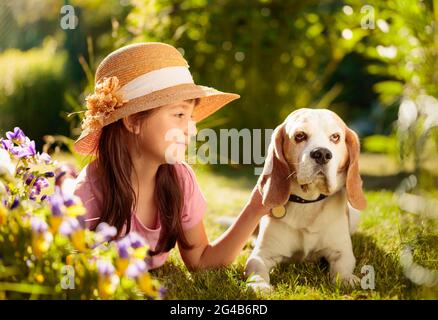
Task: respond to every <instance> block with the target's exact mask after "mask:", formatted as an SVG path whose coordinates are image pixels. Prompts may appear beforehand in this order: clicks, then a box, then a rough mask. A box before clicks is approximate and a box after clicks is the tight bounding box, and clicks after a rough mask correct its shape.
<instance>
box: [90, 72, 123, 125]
mask: <svg viewBox="0 0 438 320" xmlns="http://www.w3.org/2000/svg"><path fill="white" fill-rule="evenodd" d="M119 89H120V84H119V79H118V78H117V77H115V76H113V77H108V78H107V77H105V78H102V79H101V80H99V81H98V82H97V83H96V86H95V89H94V93H93V94H91V95H89V96H88V97H87V98H85V101H86V102H87V111H86V112H85V118H84V121H83V123H82V129H85V128H88V129H92V130H93V129H100V128H102V127H103V126H104V120H105V118H107V117H108V116H109V115H110V114H111V113H112V112H113V111H114V110H116V109H118V108H120V107H121V106H122V105H123V104H124V103H125V102H126V101H124V100H123V97H122V95H121V94H120V92H119Z"/></svg>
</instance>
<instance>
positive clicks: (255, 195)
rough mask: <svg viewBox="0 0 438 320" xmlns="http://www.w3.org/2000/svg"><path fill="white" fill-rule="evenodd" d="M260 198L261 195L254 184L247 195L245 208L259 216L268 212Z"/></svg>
mask: <svg viewBox="0 0 438 320" xmlns="http://www.w3.org/2000/svg"><path fill="white" fill-rule="evenodd" d="M262 200H263V198H262V195H261V193H260V191H259V189H258V187H257V184H256V185H255V187H254V189H253V190H252V192H251V195H250V197H249V200H248V204H247V208H248V209H249V210H250V211H252V212H254V214H256V215H258V216H260V218H261V217H262V216H264V215H266V214H268V213H269V209H270V208H268V207H266V206H264V205H263V203H262Z"/></svg>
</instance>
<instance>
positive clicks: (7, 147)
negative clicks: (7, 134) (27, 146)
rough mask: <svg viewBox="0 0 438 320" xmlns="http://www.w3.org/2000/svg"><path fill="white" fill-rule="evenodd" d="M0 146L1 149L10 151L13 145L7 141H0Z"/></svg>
mask: <svg viewBox="0 0 438 320" xmlns="http://www.w3.org/2000/svg"><path fill="white" fill-rule="evenodd" d="M0 142H1V144H0V146H1V147H3V149H5V150H6V151H10V150H11V149H12V147H13V146H14V143H13V142H12V141H10V140H7V139H0Z"/></svg>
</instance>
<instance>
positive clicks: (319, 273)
mask: <svg viewBox="0 0 438 320" xmlns="http://www.w3.org/2000/svg"><path fill="white" fill-rule="evenodd" d="M210 170H211V169H208V168H207V167H198V168H196V167H195V171H196V174H197V178H198V182H199V184H200V186H201V190H202V191H203V193H204V195H205V197H206V199H207V202H208V209H207V213H206V216H205V220H204V222H205V226H206V229H207V234H208V236H209V239H210V241H211V240H214V239H215V238H216V237H218V236H219V235H220V234H221V233H222V232H224V231H225V229H224V228H223V227H221V226H220V225H219V224H218V223H217V222H216V219H217V218H218V217H220V216H223V215H233V216H236V215H238V214H239V212H240V210H241V209H242V208H243V206H244V204H245V202H246V201H247V199H248V197H249V194H250V191H251V190H252V188H253V187H254V185H255V182H256V177H255V176H254V175H252V174H251V172H250V171H244V172H245V173H243V174H242V171H237V170H236V171H234V170H229V169H228V170H224V169H220V168H219V169H217V168H216V171H214V172H213V171H210ZM366 197H367V200H368V208H367V209H366V210H365V211H363V212H362V214H361V223H360V226H359V230H358V232H357V233H356V234H355V235H353V237H352V239H353V246H354V249H353V250H354V254H355V256H356V259H357V264H356V265H357V266H356V269H355V274H356V275H357V276H359V277H361V267H362V266H364V265H372V266H373V267H374V269H375V275H376V277H375V289H374V290H363V289H361V288H360V287H359V288H356V289H345V288H342V287H340V286H339V285H334V284H332V283H330V281H329V279H328V271H327V265H325V264H322V263H320V264H315V263H302V264H293V263H289V264H281V265H278V266H277V267H276V268H274V269H273V270H272V273H271V284H272V285H273V288H274V290H273V292H272V294H270V295H268V296H260V295H257V294H255V293H253V292H252V291H250V290H249V289H247V287H246V283H245V278H244V276H243V271H244V266H245V261H246V259H247V257H248V256H249V254H250V252H251V245H250V241H248V244H247V245H246V247H245V248H244V250H243V251H242V252H241V254H240V255H239V256H238V258H237V259H236V261H235V262H234V263H233V264H232V265H231V266H229V267H226V268H221V269H216V270H203V271H196V272H192V273H190V272H189V271H188V270H187V268H186V267H185V266H184V264H183V262H182V260H181V258H180V256H179V253H178V251H177V249H174V250H172V252H171V255H170V259H169V260H168V261H167V262H166V263H165V265H164V266H163V267H161V268H159V269H157V270H153V271H152V273H153V275H154V276H155V277H157V278H158V279H159V280H160V281H161V282H162V283H163V284H164V286H165V287H166V288H167V290H168V291H167V298H168V299H431V298H432V299H434V298H435V299H437V298H438V290H437V286H435V287H433V288H427V287H423V286H417V285H415V284H413V283H412V282H411V281H410V280H409V279H407V278H406V277H405V275H404V273H403V269H402V267H401V265H400V262H399V252H400V249H401V248H402V245H403V244H405V243H409V244H411V245H413V247H414V248H415V250H414V259H415V261H416V262H418V263H420V264H422V265H424V266H427V267H429V268H432V269H435V270H437V269H438V262H437V260H436V259H437V249H438V246H437V245H436V244H437V242H436V237H434V236H430V235H425V236H424V237H422V236H421V231H419V230H423V229H422V228H420V226H419V225H418V223H417V221H416V220H415V217H412V216H408V215H407V214H406V213H404V214H402V213H400V211H399V210H398V208H397V205H396V200H395V198H394V195H393V192H391V191H385V190H382V191H373V192H367V193H366ZM402 215H403V216H402ZM435 230H436V229H435ZM419 232H420V234H419ZM423 262H424V263H423Z"/></svg>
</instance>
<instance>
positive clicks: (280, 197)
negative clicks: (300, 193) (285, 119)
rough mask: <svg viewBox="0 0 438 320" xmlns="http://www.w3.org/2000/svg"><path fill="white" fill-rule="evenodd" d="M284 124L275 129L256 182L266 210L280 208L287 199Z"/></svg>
mask: <svg viewBox="0 0 438 320" xmlns="http://www.w3.org/2000/svg"><path fill="white" fill-rule="evenodd" d="M284 126H285V123H283V124H281V125H279V126H278V127H277V128H275V130H274V132H273V134H272V139H271V143H270V145H269V148H268V153H267V156H266V160H265V166H264V167H263V172H262V174H261V175H260V177H259V180H258V182H257V187H258V189H259V191H260V193H261V194H262V197H263V200H262V203H263V205H264V206H266V207H268V208H273V207H278V206H282V205H284V204H285V203H286V201H287V199H288V198H289V186H290V184H289V182H288V181H289V180H288V179H287V178H288V176H289V174H290V168H289V165H288V164H287V162H286V159H285V157H284V153H283V144H284V139H285V129H284Z"/></svg>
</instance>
